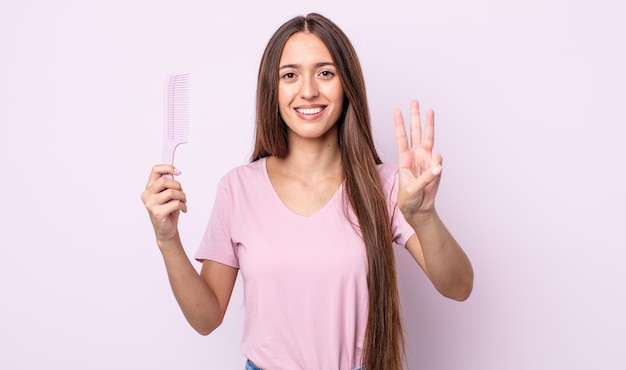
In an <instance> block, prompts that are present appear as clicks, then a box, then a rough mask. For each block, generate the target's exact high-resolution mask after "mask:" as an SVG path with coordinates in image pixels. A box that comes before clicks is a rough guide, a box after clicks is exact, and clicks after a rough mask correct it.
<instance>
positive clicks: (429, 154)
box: [394, 100, 442, 220]
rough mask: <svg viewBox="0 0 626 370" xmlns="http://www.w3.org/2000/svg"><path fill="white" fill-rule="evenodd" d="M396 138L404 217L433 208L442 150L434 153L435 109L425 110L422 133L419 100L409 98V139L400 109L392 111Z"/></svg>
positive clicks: (416, 214)
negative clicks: (424, 122) (409, 138)
mask: <svg viewBox="0 0 626 370" xmlns="http://www.w3.org/2000/svg"><path fill="white" fill-rule="evenodd" d="M394 123H395V128H396V140H397V142H398V170H399V173H398V177H399V187H398V207H399V208H400V211H402V214H403V215H404V217H405V218H406V219H407V220H410V219H413V218H415V217H419V216H420V215H427V214H429V213H431V212H434V210H435V196H436V195H437V189H438V188H439V181H440V179H441V176H440V174H441V170H442V166H441V163H442V158H441V154H439V153H433V145H434V142H435V113H434V112H433V111H432V110H430V109H429V110H428V111H427V112H426V124H425V127H424V132H423V133H422V125H421V118H420V108H419V103H418V102H417V101H416V100H412V101H411V143H410V144H409V140H408V137H407V134H406V129H405V126H404V118H403V117H402V112H400V110H399V109H397V108H396V110H395V112H394Z"/></svg>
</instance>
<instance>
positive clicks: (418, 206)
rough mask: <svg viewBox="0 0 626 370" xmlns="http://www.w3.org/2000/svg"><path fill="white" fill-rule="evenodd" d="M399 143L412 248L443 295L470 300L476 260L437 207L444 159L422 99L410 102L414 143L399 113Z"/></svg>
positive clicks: (401, 196) (402, 203) (402, 201)
mask: <svg viewBox="0 0 626 370" xmlns="http://www.w3.org/2000/svg"><path fill="white" fill-rule="evenodd" d="M394 123H395V128H396V140H397V142H398V180H399V181H398V208H399V209H400V211H401V212H402V214H403V215H404V218H405V219H406V221H407V222H408V223H409V225H411V227H413V229H414V230H415V235H414V236H413V237H411V238H410V239H409V240H408V241H407V244H406V247H407V249H408V250H409V252H410V253H411V255H412V256H413V258H414V259H415V260H416V261H417V263H418V264H419V265H420V266H421V267H422V269H423V270H424V272H426V274H427V275H428V277H429V278H430V280H431V281H432V283H433V285H434V286H435V288H436V289H437V290H438V291H439V292H440V293H441V294H443V295H444V296H446V297H449V298H452V299H456V300H465V299H467V297H469V295H470V293H471V291H472V286H473V280H474V272H473V270H472V265H471V263H470V261H469V259H468V258H467V256H466V255H465V252H463V250H462V249H461V247H460V246H459V244H458V243H457V241H456V240H455V239H454V237H453V236H452V234H451V233H450V232H449V231H448V229H447V228H446V226H445V225H444V224H443V222H442V221H441V219H440V218H439V215H438V214H437V211H436V210H435V196H436V195H437V190H438V188H439V182H440V180H441V171H442V165H441V163H442V158H441V155H440V154H439V153H433V151H432V150H433V146H434V141H435V115H434V112H433V111H432V110H428V111H427V112H426V124H425V127H424V132H423V134H422V127H421V121H420V110H419V104H418V102H417V101H412V102H411V133H410V136H411V143H410V144H409V139H408V137H407V134H406V129H405V127H404V119H403V117H402V113H400V111H399V110H397V109H396V111H395V113H394Z"/></svg>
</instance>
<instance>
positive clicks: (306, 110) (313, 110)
mask: <svg viewBox="0 0 626 370" xmlns="http://www.w3.org/2000/svg"><path fill="white" fill-rule="evenodd" d="M323 110H324V108H322V107H317V108H296V112H298V113H300V114H305V115H313V114H318V113H320V112H321V111H323Z"/></svg>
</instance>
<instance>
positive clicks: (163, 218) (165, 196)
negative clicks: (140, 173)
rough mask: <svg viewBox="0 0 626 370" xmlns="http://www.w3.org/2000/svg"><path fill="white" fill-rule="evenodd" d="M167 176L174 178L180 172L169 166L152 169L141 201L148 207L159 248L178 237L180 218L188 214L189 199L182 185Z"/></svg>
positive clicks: (158, 166) (164, 165) (161, 165)
mask: <svg viewBox="0 0 626 370" xmlns="http://www.w3.org/2000/svg"><path fill="white" fill-rule="evenodd" d="M165 174H171V175H174V176H177V175H180V172H179V171H178V170H177V169H176V168H174V166H172V165H169V164H159V165H156V166H154V167H152V171H151V172H150V178H149V179H148V184H147V185H146V189H145V190H144V192H143V193H142V194H141V200H142V201H143V204H144V205H145V206H146V209H147V210H148V213H149V214H150V220H151V221H152V227H154V233H155V235H156V238H157V243H158V244H159V246H161V245H162V243H167V242H168V241H171V240H173V239H174V238H177V237H178V216H179V215H180V211H183V212H187V198H186V196H185V193H184V192H183V189H182V187H181V185H180V183H179V182H178V181H176V180H174V179H172V178H169V177H168V176H163V175H165Z"/></svg>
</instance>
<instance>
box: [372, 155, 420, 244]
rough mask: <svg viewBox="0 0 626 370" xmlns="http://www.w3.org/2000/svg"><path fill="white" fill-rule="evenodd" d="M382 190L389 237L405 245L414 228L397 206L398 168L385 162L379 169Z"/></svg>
mask: <svg viewBox="0 0 626 370" xmlns="http://www.w3.org/2000/svg"><path fill="white" fill-rule="evenodd" d="M380 173H381V181H382V183H383V191H384V193H385V194H386V195H387V204H388V207H389V214H390V217H391V237H392V240H393V242H394V243H396V244H398V245H401V246H403V247H405V246H406V242H407V241H408V240H409V238H411V236H413V235H414V234H415V230H413V228H412V227H411V225H409V223H408V222H406V220H405V219H404V216H403V215H402V212H400V209H399V208H398V169H397V167H396V166H394V165H389V164H385V165H382V168H381V169H380Z"/></svg>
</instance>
